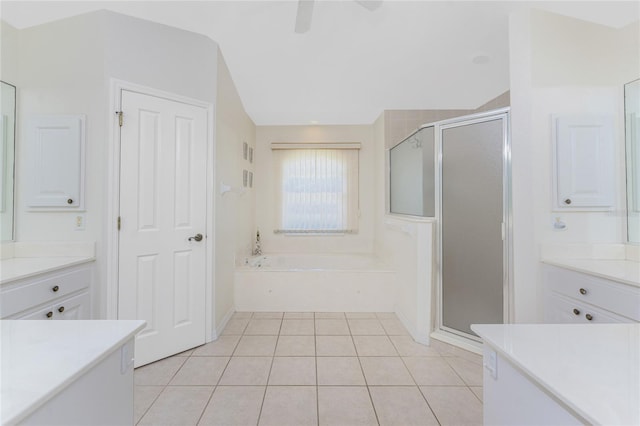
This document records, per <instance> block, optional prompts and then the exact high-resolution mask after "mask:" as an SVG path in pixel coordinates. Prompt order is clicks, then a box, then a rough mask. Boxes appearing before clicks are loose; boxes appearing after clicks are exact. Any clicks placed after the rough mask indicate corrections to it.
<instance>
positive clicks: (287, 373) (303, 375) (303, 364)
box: [269, 356, 316, 386]
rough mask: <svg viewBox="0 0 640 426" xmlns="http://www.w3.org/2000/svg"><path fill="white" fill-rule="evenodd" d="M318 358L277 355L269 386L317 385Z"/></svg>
mask: <svg viewBox="0 0 640 426" xmlns="http://www.w3.org/2000/svg"><path fill="white" fill-rule="evenodd" d="M315 384H316V359H315V358H314V357H310V356H307V357H276V358H274V359H273V365H272V366H271V374H270V375H269V386H272V385H283V386H294V385H295V386H300V385H308V386H315Z"/></svg>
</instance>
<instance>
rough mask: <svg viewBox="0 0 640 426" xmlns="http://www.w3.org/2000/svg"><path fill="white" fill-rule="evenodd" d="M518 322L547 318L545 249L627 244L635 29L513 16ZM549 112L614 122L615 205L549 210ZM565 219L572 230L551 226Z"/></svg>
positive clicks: (539, 14) (636, 69) (539, 15)
mask: <svg viewBox="0 0 640 426" xmlns="http://www.w3.org/2000/svg"><path fill="white" fill-rule="evenodd" d="M509 34H510V69H511V103H512V108H511V124H512V169H513V179H512V182H513V183H512V187H513V219H514V220H513V235H514V272H515V273H514V285H515V289H514V290H515V294H514V297H515V300H514V307H515V321H516V322H537V321H540V320H541V318H542V306H541V304H540V300H541V298H540V288H541V278H540V276H539V267H538V265H539V259H540V250H541V247H542V246H544V245H549V244H565V243H583V244H593V243H623V242H624V241H625V238H624V235H625V232H624V230H625V218H624V211H625V191H624V187H625V183H624V179H625V177H624V169H625V167H624V127H623V126H624V123H623V113H622V108H623V84H624V83H626V82H628V81H631V80H633V79H634V78H637V77H638V74H639V73H640V67H639V59H638V56H639V55H638V52H639V51H640V49H639V48H640V46H639V45H638V24H637V23H636V24H634V25H631V26H629V27H627V28H623V29H619V30H616V29H613V28H609V27H605V26H601V25H597V24H592V23H588V22H584V21H580V20H577V19H572V18H567V17H564V16H560V15H555V14H551V13H548V12H542V11H537V10H531V11H528V12H518V13H516V14H514V15H512V16H511V18H510V25H509ZM552 114H565V115H567V114H569V115H585V114H586V115H590V114H591V115H608V116H612V117H615V124H614V127H615V142H616V152H615V158H616V165H617V167H616V170H615V173H616V175H615V188H614V191H615V198H614V199H615V206H614V209H613V210H612V211H608V212H566V211H563V212H553V211H552V184H551V179H552V170H553V167H552V158H553V156H552V122H551V115H552ZM555 217H561V218H562V220H563V221H564V222H565V223H567V225H568V229H567V230H566V231H563V232H557V231H554V230H553V228H552V224H553V220H554V218H555Z"/></svg>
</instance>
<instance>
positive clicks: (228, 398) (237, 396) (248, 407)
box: [198, 386, 265, 426]
mask: <svg viewBox="0 0 640 426" xmlns="http://www.w3.org/2000/svg"><path fill="white" fill-rule="evenodd" d="M264 392H265V387H264V386H218V387H217V388H216V390H215V392H213V396H212V397H211V400H210V401H209V405H207V408H206V409H205V410H204V414H202V418H201V419H200V422H199V423H198V425H203V426H246V425H255V424H257V423H258V416H259V415H260V408H261V407H262V400H263V398H264Z"/></svg>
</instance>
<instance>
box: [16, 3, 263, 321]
mask: <svg viewBox="0 0 640 426" xmlns="http://www.w3.org/2000/svg"><path fill="white" fill-rule="evenodd" d="M18 33H19V34H18V36H19V37H18V39H19V43H18V44H19V66H18V68H19V71H20V72H19V79H18V81H16V84H17V86H18V90H19V100H18V105H19V110H18V120H19V130H21V129H22V126H23V123H24V119H25V118H26V117H27V116H28V115H30V114H35V113H43V114H63V113H64V114H85V115H86V116H87V153H86V171H87V177H86V192H85V197H86V198H85V200H86V202H85V206H86V213H85V215H86V230H85V231H74V230H73V223H74V219H75V213H74V212H55V213H51V212H48V213H44V212H37V213H34V212H29V211H27V209H26V208H25V206H24V199H23V198H22V197H21V196H20V195H21V194H22V193H24V180H25V175H24V173H25V161H26V159H25V158H23V156H21V152H22V149H21V145H22V144H23V143H24V141H23V139H22V138H20V137H19V140H18V153H17V159H18V168H17V179H16V180H17V189H18V190H17V192H18V197H17V203H18V204H17V210H18V215H17V219H16V221H17V238H18V240H20V241H96V242H97V262H96V267H97V275H96V280H95V287H96V293H95V296H97V297H94V314H96V315H97V316H98V317H105V316H106V270H105V264H104V263H105V241H106V238H107V235H106V232H107V226H106V225H107V224H106V211H107V208H108V206H107V191H109V190H110V188H108V184H107V173H108V171H107V158H108V152H109V151H108V149H109V146H110V143H111V141H109V139H108V135H109V128H110V126H112V125H113V122H112V120H113V117H114V114H113V112H112V111H110V100H111V95H112V94H111V93H110V79H111V78H116V79H121V80H125V81H128V82H131V83H136V84H139V85H142V86H147V87H151V88H155V89H159V90H163V91H167V92H171V93H175V94H177V95H181V96H186V97H190V98H194V99H198V100H201V101H205V102H210V103H212V104H214V105H216V94H217V91H218V89H219V88H220V90H221V91H222V92H224V93H223V94H222V96H223V97H224V99H225V100H226V101H227V103H225V104H224V105H222V107H221V108H220V109H221V110H222V113H221V115H220V117H221V121H222V126H223V128H226V129H228V128H231V129H233V128H234V126H236V125H237V123H236V122H234V121H233V117H235V116H237V115H238V114H239V115H241V116H242V114H241V113H238V112H237V111H236V110H235V109H233V108H235V107H236V106H235V105H236V104H233V105H234V106H233V108H231V107H230V105H231V103H229V102H231V101H235V99H234V98H233V96H232V95H229V91H232V89H230V88H229V87H230V85H231V87H232V82H230V78H229V77H228V71H227V70H226V66H223V67H221V69H220V70H221V71H222V72H223V73H225V72H226V74H224V76H223V83H218V82H217V75H218V72H219V69H218V47H217V44H216V43H215V42H213V41H212V40H210V39H208V38H206V37H204V36H201V35H197V34H194V33H189V32H186V31H183V30H179V29H176V28H171V27H168V26H165V25H160V24H155V23H151V22H148V21H143V20H139V19H136V18H131V17H128V16H124V15H119V14H115V13H111V12H106V11H100V12H95V13H90V14H86V15H81V16H77V17H73V18H69V19H65V20H61V21H57V22H53V23H50V24H45V25H41V26H38V27H33V28H29V29H25V30H21V31H19V32H18ZM236 97H237V94H236ZM238 102H239V100H238ZM246 119H247V117H246V114H244V115H243V116H242V118H241V120H246ZM243 126H245V127H247V126H248V128H249V129H250V128H251V126H252V123H248V124H243ZM226 132H227V133H224V131H223V132H222V133H221V134H216V135H215V136H216V137H217V138H216V139H220V141H221V142H220V145H221V149H220V150H219V152H217V157H216V161H217V164H222V165H226V164H229V161H231V160H233V159H235V158H236V157H235V155H236V153H231V152H229V150H225V147H226V146H227V145H228V146H231V147H234V148H232V149H235V147H237V143H235V142H233V141H229V142H227V139H226V138H225V137H224V136H225V135H226V134H228V133H229V132H230V131H229V130H227V131H226ZM248 136H252V135H251V131H249V135H248ZM211 185H212V186H215V185H214V184H213V182H212V183H211ZM245 210H246V209H245ZM247 220H248V219H247ZM217 225H218V226H221V224H220V223H217ZM222 238H223V240H222V241H221V242H219V244H218V245H220V246H222V247H228V246H229V244H228V243H229V241H228V240H225V239H224V238H225V236H224V235H223V236H222ZM244 239H247V236H244ZM232 241H235V235H234V236H233V240H232ZM243 244H246V242H243ZM225 267H226V268H227V269H226V270H227V271H228V270H230V269H229V268H231V266H225ZM225 267H223V268H222V269H221V270H224V268H225ZM228 285H229V286H230V285H231V284H228ZM227 293H228V291H227ZM222 294H223V296H221V298H222V300H227V299H228V298H227V299H225V296H224V294H225V293H224V291H223V292H222ZM214 297H215V296H214ZM227 305H228V303H227ZM222 308H225V309H228V307H227V306H223V307H222ZM213 326H214V327H215V326H216V324H215V322H214V324H213Z"/></svg>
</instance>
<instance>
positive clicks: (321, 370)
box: [316, 356, 365, 386]
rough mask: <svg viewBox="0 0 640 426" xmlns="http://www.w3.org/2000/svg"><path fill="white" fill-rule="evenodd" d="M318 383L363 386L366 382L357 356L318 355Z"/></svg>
mask: <svg viewBox="0 0 640 426" xmlns="http://www.w3.org/2000/svg"><path fill="white" fill-rule="evenodd" d="M316 363H317V365H318V385H321V386H322V385H333V386H343V385H352V386H362V385H364V384H365V381H364V376H363V375H362V367H360V361H359V360H358V358H357V357H333V356H331V357H318V358H317V361H316Z"/></svg>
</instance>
